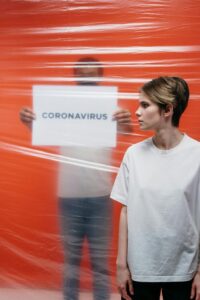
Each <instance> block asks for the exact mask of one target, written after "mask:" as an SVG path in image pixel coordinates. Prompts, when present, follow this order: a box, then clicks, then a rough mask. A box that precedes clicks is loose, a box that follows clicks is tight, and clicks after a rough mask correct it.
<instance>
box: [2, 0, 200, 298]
mask: <svg viewBox="0 0 200 300" xmlns="http://www.w3.org/2000/svg"><path fill="white" fill-rule="evenodd" d="M1 11H2V15H1V20H0V24H1V48H0V52H1V58H0V61H1V88H0V93H1V103H0V120H1V121H0V122H1V126H0V135H1V138H0V153H1V173H0V182H1V191H0V192H1V197H0V201H1V205H0V213H1V227H0V228H1V229H0V232H1V247H0V249H1V250H0V253H1V255H0V268H1V272H0V298H1V299H4V300H10V299H13V298H17V297H18V298H20V299H22V300H23V299H27V297H29V298H30V299H48V300H49V299H55V300H59V299H72V300H76V299H78V298H77V297H78V295H79V296H80V299H92V295H94V297H96V298H95V299H109V297H111V299H118V298H119V296H118V294H117V288H116V283H115V259H116V249H117V232H118V229H117V228H118V219H119V206H118V205H117V204H115V203H112V202H111V200H109V192H110V189H111V186H112V182H113V180H114V178H115V176H116V173H117V170H118V167H119V165H120V162H121V159H122V157H123V154H124V151H125V150H126V149H127V148H128V147H129V146H130V145H131V144H134V143H136V142H138V141H141V140H143V139H144V138H146V137H147V136H148V135H149V134H150V133H147V132H142V131H140V130H139V126H138V124H137V121H136V118H135V115H134V113H135V110H136V108H137V105H138V104H137V99H138V93H139V88H140V87H141V86H142V85H143V84H144V82H146V81H148V80H150V79H152V78H154V77H157V76H161V75H169V76H180V77H183V78H184V79H185V80H186V81H187V82H188V84H189V87H190V91H191V95H190V103H189V107H188V108H187V110H186V112H185V113H184V115H183V118H182V120H181V124H180V127H181V130H182V131H183V132H187V133H188V134H189V135H190V136H192V137H194V138H196V139H200V133H199V128H200V121H199V120H200V119H199V112H200V104H199V103H200V102H199V101H200V96H199V95H200V90H199V89H200V88H199V86H200V84H199V81H200V80H199V73H200V72H199V71H200V44H199V33H200V32H199V28H200V26H199V12H200V4H199V2H198V1H196V0H190V1H186V0H184V1H175V0H172V1H170V2H169V3H166V1H148V2H147V1H128V0H127V1H103V0H99V1H96V0H95V1H73V0H70V1H62V0H60V1H54V0H53V1H43V0H41V1H34V0H32V1H31V0H30V1H28V0H26V1H25V0H24V1H20V0H17V1H14V0H13V1H11V0H10V1H1ZM88 57H89V58H94V59H96V60H97V61H98V63H100V65H101V70H102V74H97V73H90V74H89V73H87V72H86V73H84V74H83V73H81V72H79V74H78V75H77V73H76V72H75V68H77V62H78V61H80V59H83V58H88ZM85 67H86V69H87V68H90V67H91V64H89V67H88V64H87V62H85V61H83V62H82V63H80V62H79V64H78V69H79V70H80V69H84V70H85ZM80 74H81V75H80ZM97 75H98V76H97ZM83 82H86V83H87V87H89V86H90V85H91V86H94V84H95V85H96V86H99V87H107V88H109V87H114V88H116V90H117V107H118V108H123V109H128V110H129V111H130V112H131V114H132V124H133V128H134V129H133V131H131V132H129V131H128V130H126V129H123V130H122V129H120V128H119V127H118V128H117V130H118V134H117V144H116V147H111V148H110V147H91V145H89V147H88V145H84V147H83V146H78V147H77V146H74V145H73V146H66V145H65V146H63V145H54V146H52V145H42V144H41V145H37V146H36V145H32V131H31V130H30V129H29V128H28V127H27V126H25V125H24V124H23V123H22V122H21V121H20V118H19V112H20V111H21V110H22V107H29V108H33V86H51V87H52V86H73V87H74V88H76V87H80V85H81V83H83ZM88 82H89V83H90V84H89V85H88ZM97 97H99V94H97V93H96V94H95V93H94V98H97ZM98 117H99V116H98ZM124 128H126V127H124Z"/></svg>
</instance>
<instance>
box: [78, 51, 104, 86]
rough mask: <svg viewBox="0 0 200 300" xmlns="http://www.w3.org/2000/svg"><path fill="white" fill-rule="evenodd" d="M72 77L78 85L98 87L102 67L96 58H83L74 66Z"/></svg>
mask: <svg viewBox="0 0 200 300" xmlns="http://www.w3.org/2000/svg"><path fill="white" fill-rule="evenodd" d="M74 76H75V77H76V82H77V84H78V85H98V84H99V81H100V80H101V77H102V76H103V67H102V65H101V63H100V62H99V61H98V60H97V59H96V58H93V57H83V58H81V59H79V60H78V61H77V62H76V64H75V66H74Z"/></svg>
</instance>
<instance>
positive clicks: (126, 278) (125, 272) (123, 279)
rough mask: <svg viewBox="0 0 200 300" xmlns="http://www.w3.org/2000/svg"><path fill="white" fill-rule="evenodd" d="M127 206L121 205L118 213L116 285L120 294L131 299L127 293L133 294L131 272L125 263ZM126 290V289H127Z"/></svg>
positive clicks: (128, 299)
mask: <svg viewBox="0 0 200 300" xmlns="http://www.w3.org/2000/svg"><path fill="white" fill-rule="evenodd" d="M127 244H128V231H127V206H123V207H122V209H121V214H120V222H119V240H118V254H117V262H116V264H117V285H118V289H119V291H120V294H121V296H122V297H123V298H124V299H126V300H131V297H130V296H129V295H128V293H127V292H128V291H129V294H131V295H133V285H132V279H131V274H130V271H129V268H128V264H127ZM127 290H128V291H127Z"/></svg>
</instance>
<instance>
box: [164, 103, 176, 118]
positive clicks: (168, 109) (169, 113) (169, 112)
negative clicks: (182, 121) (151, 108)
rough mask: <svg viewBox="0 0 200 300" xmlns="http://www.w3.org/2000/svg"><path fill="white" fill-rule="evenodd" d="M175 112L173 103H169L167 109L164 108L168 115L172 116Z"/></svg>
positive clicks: (165, 113)
mask: <svg viewBox="0 0 200 300" xmlns="http://www.w3.org/2000/svg"><path fill="white" fill-rule="evenodd" d="M173 112H174V108H173V105H172V104H167V105H166V106H165V109H164V115H165V116H166V117H170V116H172V115H173Z"/></svg>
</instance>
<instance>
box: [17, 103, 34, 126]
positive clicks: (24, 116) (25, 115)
mask: <svg viewBox="0 0 200 300" xmlns="http://www.w3.org/2000/svg"><path fill="white" fill-rule="evenodd" d="M19 118H20V120H21V121H22V123H24V124H25V125H26V126H27V127H28V128H29V129H30V130H31V129H32V123H33V120H35V114H34V112H33V111H32V109H31V108H30V107H23V108H22V109H21V110H20V113H19Z"/></svg>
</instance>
